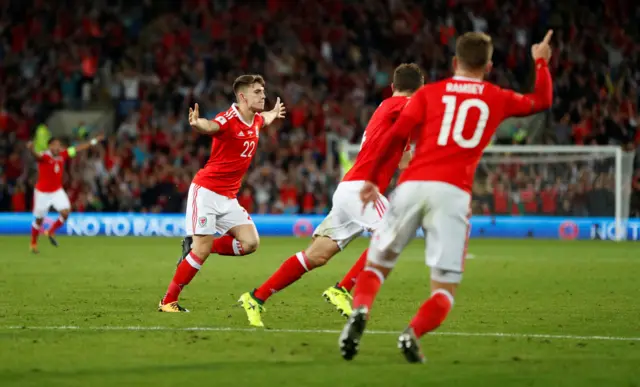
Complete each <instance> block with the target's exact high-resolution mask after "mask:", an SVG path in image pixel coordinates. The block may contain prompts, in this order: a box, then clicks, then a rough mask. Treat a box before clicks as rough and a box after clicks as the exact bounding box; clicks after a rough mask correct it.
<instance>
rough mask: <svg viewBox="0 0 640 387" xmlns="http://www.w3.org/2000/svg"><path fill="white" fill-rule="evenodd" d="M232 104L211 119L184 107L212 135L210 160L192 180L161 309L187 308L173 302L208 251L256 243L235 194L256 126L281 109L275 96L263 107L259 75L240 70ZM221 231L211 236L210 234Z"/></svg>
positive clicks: (246, 248)
mask: <svg viewBox="0 0 640 387" xmlns="http://www.w3.org/2000/svg"><path fill="white" fill-rule="evenodd" d="M233 91H234V93H235V95H236V100H237V101H238V102H237V104H235V103H234V104H233V105H231V107H230V108H229V110H227V111H226V112H223V113H220V114H218V115H217V116H216V117H215V118H214V119H213V120H211V121H210V120H207V119H205V118H200V112H199V108H198V104H196V105H195V107H194V108H193V109H191V108H190V109H189V124H191V126H192V127H193V128H194V129H196V130H197V131H199V132H200V133H204V134H207V135H209V136H211V137H212V140H211V154H210V156H209V161H207V164H206V165H205V166H204V168H202V169H201V170H200V171H198V173H197V174H196V176H195V177H194V179H193V182H192V183H191V187H190V188H189V194H188V199H187V209H186V216H185V221H186V233H187V237H186V238H185V239H184V241H183V255H182V259H181V260H180V261H179V262H178V268H177V270H176V272H175V275H174V277H173V280H172V281H171V283H170V284H169V288H168V289H167V293H166V294H165V296H164V298H163V299H162V300H161V301H160V305H159V306H158V311H160V312H188V310H186V309H185V308H183V307H182V306H180V305H179V304H178V296H179V295H180V292H181V291H182V289H183V288H184V286H186V285H187V284H189V283H190V282H191V280H192V279H193V277H194V276H195V275H196V274H197V273H198V271H199V270H200V268H201V267H202V264H203V263H204V261H205V260H206V259H207V257H208V256H209V254H210V253H216V254H220V255H246V254H251V253H253V252H254V251H256V249H257V248H258V243H259V239H258V232H257V230H256V227H255V225H254V224H253V220H251V216H249V214H248V213H247V211H245V209H244V208H242V206H241V205H240V204H239V203H238V200H237V199H236V195H237V193H238V190H239V189H240V185H241V184H242V178H243V177H244V175H245V173H246V172H247V170H248V169H249V165H250V164H251V160H252V159H253V156H254V154H255V152H256V149H257V145H258V138H259V137H260V130H261V129H262V128H263V127H265V126H267V125H269V124H271V123H272V122H273V121H275V120H276V119H278V118H283V117H284V115H285V108H284V106H283V105H282V104H281V103H280V98H278V100H277V101H276V104H275V107H274V108H273V110H271V111H268V112H264V111H263V110H264V101H265V93H264V79H263V78H262V76H260V75H243V76H241V77H238V78H237V79H236V80H235V82H234V83H233ZM216 232H217V233H220V234H223V235H222V237H220V238H217V239H215V240H214V237H213V235H214V234H215V233H216Z"/></svg>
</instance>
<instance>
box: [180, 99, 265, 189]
mask: <svg viewBox="0 0 640 387" xmlns="http://www.w3.org/2000/svg"><path fill="white" fill-rule="evenodd" d="M213 120H214V121H215V122H217V123H218V124H219V125H220V130H219V131H218V132H216V133H215V134H214V135H213V136H212V137H213V139H212V141H211V154H210V155H209V160H208V161H207V164H205V166H204V168H202V169H200V170H199V171H198V173H197V174H196V176H195V177H194V178H193V182H194V183H195V184H198V185H200V186H202V187H205V188H206V189H208V190H211V191H213V192H215V193H217V194H220V195H223V196H227V197H230V198H235V197H236V195H237V194H238V190H239V189H240V186H241V185H242V178H243V177H244V174H245V173H246V172H247V170H248V169H249V165H251V160H252V159H253V156H254V155H255V153H256V149H257V147H258V139H259V137H260V129H262V126H263V125H264V118H263V117H262V116H261V115H260V114H256V115H254V116H253V121H252V122H245V121H244V120H243V119H242V117H241V116H240V112H238V109H237V108H236V105H235V104H233V105H231V107H230V108H229V110H227V111H226V112H223V113H220V114H218V115H217V116H216V117H215V118H214V119H213Z"/></svg>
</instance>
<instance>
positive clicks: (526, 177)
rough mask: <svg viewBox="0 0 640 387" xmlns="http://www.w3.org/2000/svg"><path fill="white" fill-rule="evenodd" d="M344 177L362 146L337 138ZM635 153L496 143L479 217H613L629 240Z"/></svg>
mask: <svg viewBox="0 0 640 387" xmlns="http://www.w3.org/2000/svg"><path fill="white" fill-rule="evenodd" d="M332 140H333V141H335V142H334V143H333V144H330V143H331V142H332V141H329V142H328V146H330V147H332V149H333V151H334V152H337V153H338V158H337V160H338V162H339V163H340V170H341V173H342V176H344V174H345V173H346V171H347V170H348V168H349V167H350V165H351V163H352V162H353V160H355V158H356V156H357V155H358V152H359V150H360V144H351V143H349V142H348V141H346V140H340V139H338V138H333V139H332ZM634 157H635V153H634V152H625V151H623V150H622V148H621V147H618V146H556V145H526V146H522V145H494V146H490V147H488V148H487V149H485V151H484V153H483V156H482V158H481V160H480V162H479V164H478V169H477V172H476V178H475V181H474V192H473V207H474V208H473V213H474V214H475V215H504V216H509V215H513V216H528V215H535V216H545V217H560V216H563V217H567V218H585V219H586V218H598V219H600V218H602V219H605V218H606V219H611V220H613V222H614V224H615V232H614V234H615V235H614V236H612V238H611V239H614V240H616V241H623V240H626V239H627V238H626V237H627V232H628V227H627V221H628V219H629V213H630V202H631V182H632V179H633V169H634V168H633V167H634Z"/></svg>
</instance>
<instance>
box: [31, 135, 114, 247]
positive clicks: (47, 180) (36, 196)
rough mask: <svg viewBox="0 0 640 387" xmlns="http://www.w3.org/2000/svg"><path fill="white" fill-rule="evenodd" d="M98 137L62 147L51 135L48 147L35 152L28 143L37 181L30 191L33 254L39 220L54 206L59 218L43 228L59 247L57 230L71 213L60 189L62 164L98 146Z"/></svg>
mask: <svg viewBox="0 0 640 387" xmlns="http://www.w3.org/2000/svg"><path fill="white" fill-rule="evenodd" d="M101 140H102V136H101V135H100V136H97V137H96V138H94V139H92V140H91V141H90V142H87V143H84V144H80V145H78V146H72V147H69V148H67V149H62V143H61V142H60V140H58V139H57V138H51V139H50V140H49V143H48V145H49V149H48V150H46V151H45V152H35V151H34V149H33V143H31V142H30V143H28V144H27V148H28V149H29V151H31V153H32V154H33V156H34V157H35V159H36V161H37V162H38V181H37V182H36V186H35V189H34V190H33V216H34V217H35V220H34V221H33V223H32V224H31V246H30V250H31V252H32V253H34V254H37V253H38V236H39V235H40V231H41V230H42V223H43V222H44V217H45V216H46V215H47V212H48V211H49V207H53V208H54V209H55V210H56V211H57V212H58V214H59V217H58V219H57V220H56V221H55V223H53V225H51V227H50V228H49V229H48V230H46V231H44V235H45V236H47V237H48V238H49V242H51V244H52V245H54V246H56V247H57V246H58V242H57V241H56V238H55V235H56V231H57V230H58V229H59V228H60V227H62V225H63V224H64V222H66V220H67V218H68V217H69V213H70V212H71V203H69V197H68V196H67V193H66V192H64V189H63V188H62V172H63V171H64V163H65V162H66V161H67V160H69V159H70V158H71V157H74V156H75V155H76V153H77V152H81V151H83V150H86V149H89V148H90V147H92V146H95V145H97V144H98V142H99V141H101Z"/></svg>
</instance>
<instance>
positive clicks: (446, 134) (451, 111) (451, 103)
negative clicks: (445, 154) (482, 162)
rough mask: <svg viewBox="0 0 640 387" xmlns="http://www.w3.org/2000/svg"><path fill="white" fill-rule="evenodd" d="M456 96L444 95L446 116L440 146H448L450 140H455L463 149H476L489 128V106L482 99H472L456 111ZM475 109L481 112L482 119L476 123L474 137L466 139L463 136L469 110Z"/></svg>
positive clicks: (439, 139)
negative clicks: (485, 130)
mask: <svg viewBox="0 0 640 387" xmlns="http://www.w3.org/2000/svg"><path fill="white" fill-rule="evenodd" d="M456 99H457V98H456V96H454V95H444V96H442V102H443V103H444V106H445V107H444V114H443V116H442V125H441V126H440V134H439V135H438V145H440V146H446V145H447V144H449V138H451V139H452V140H453V142H454V143H456V144H457V145H458V146H459V147H461V148H466V149H470V148H475V147H477V146H478V145H479V144H480V141H481V140H482V134H483V133H484V129H485V128H486V127H487V120H488V119H489V106H488V105H487V103H486V102H484V101H483V100H481V99H477V98H471V99H466V100H464V101H462V103H461V104H460V106H458V109H457V111H456V105H457V103H456ZM472 108H475V109H478V110H479V111H480V117H479V118H478V122H477V123H476V127H475V129H474V130H473V136H471V138H469V139H466V138H464V137H463V136H462V131H463V130H464V126H465V123H466V121H467V114H468V113H469V110H470V109H472ZM452 126H453V134H452V133H451V127H452Z"/></svg>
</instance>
